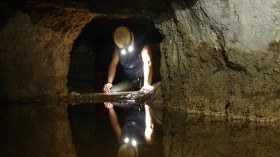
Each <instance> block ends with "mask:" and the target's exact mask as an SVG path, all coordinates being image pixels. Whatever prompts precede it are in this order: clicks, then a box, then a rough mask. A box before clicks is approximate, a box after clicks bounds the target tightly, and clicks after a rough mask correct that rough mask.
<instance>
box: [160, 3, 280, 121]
mask: <svg viewBox="0 0 280 157" xmlns="http://www.w3.org/2000/svg"><path fill="white" fill-rule="evenodd" d="M279 4H280V2H279V1H269V2H266V3H263V2H262V1H259V0H258V1H246V2H244V1H241V0H238V1H236V0H235V1H233V0H226V1H214V0H210V1H208V0H207V1H206V0H197V1H191V2H187V1H176V2H172V3H171V6H170V8H171V10H172V17H173V18H171V19H170V20H168V21H165V23H162V24H161V25H160V26H159V28H160V29H161V30H162V33H163V34H165V40H164V41H163V42H162V49H161V52H162V67H161V70H162V72H161V74H162V78H163V80H162V82H163V83H162V87H163V93H164V98H165V102H166V103H167V104H166V106H168V107H172V108H180V109H184V110H186V111H188V112H195V113H204V114H206V115H216V116H227V117H228V118H234V119H235V118H237V119H240V118H241V119H249V120H254V121H262V122H265V121H275V120H276V119H278V118H279V116H278V115H279V101H280V99H279V98H280V97H279V87H280V86H279V85H280V84H279V83H280V76H279V72H280V71H279V59H280V56H279V49H278V47H279V46H278V45H279V43H278V41H279V28H278V27H279V22H280V21H279V19H278V18H277V17H279V15H280V12H279V9H280V7H279ZM175 69H176V70H175ZM173 93H176V94H173Z"/></svg>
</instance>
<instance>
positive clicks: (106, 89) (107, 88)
mask: <svg viewBox="0 0 280 157" xmlns="http://www.w3.org/2000/svg"><path fill="white" fill-rule="evenodd" d="M112 87H113V84H112V83H109V82H108V83H106V84H105V85H104V87H103V92H104V93H111V90H110V89H111V88H112Z"/></svg>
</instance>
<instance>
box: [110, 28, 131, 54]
mask: <svg viewBox="0 0 280 157" xmlns="http://www.w3.org/2000/svg"><path fill="white" fill-rule="evenodd" d="M114 42H115V44H116V45H117V47H118V48H120V49H126V48H128V47H129V46H133V42H134V37H133V33H132V32H131V30H129V28H127V27H125V26H120V27H118V28H116V29H115V32H114Z"/></svg>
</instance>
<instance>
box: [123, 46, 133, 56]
mask: <svg viewBox="0 0 280 157" xmlns="http://www.w3.org/2000/svg"><path fill="white" fill-rule="evenodd" d="M133 49H134V48H133V46H132V45H129V46H128V47H127V48H123V49H121V54H122V55H125V54H126V52H132V51H133Z"/></svg>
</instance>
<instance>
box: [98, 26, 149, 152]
mask: <svg viewBox="0 0 280 157" xmlns="http://www.w3.org/2000/svg"><path fill="white" fill-rule="evenodd" d="M114 42H115V44H116V46H117V47H116V48H115V51H114V53H113V56H112V60H111V63H110V65H109V69H108V79H107V83H106V84H105V85H104V87H103V91H104V92H105V93H111V92H119V91H129V90H140V91H142V92H149V91H151V90H153V86H151V82H152V63H151V50H150V48H149V46H148V45H146V43H145V42H144V41H141V40H134V34H133V33H132V31H131V30H130V29H129V28H127V27H124V26H120V27H118V28H117V29H116V30H115V32H114ZM119 62H120V63H121V66H122V69H123V71H124V73H125V75H126V78H127V80H125V81H122V82H120V83H118V84H116V85H114V86H113V84H112V83H113V81H114V77H115V75H116V69H117V65H118V63H119ZM104 104H105V107H107V108H108V110H109V116H110V122H111V125H112V127H113V129H114V131H115V134H116V137H117V138H118V139H119V140H120V143H121V144H123V145H122V146H121V147H120V149H119V155H121V154H122V153H123V152H125V153H128V152H131V153H133V152H137V148H136V146H135V142H136V143H137V142H138V143H152V135H153V129H154V128H153V127H154V125H153V119H152V112H151V109H150V108H149V106H148V105H146V104H137V105H134V106H133V107H132V108H130V109H128V110H127V111H126V116H125V123H124V126H123V127H122V128H121V127H120V125H119V122H118V118H117V115H116V112H115V110H114V108H113V104H111V103H104ZM131 148H135V149H131ZM124 150H126V151H124ZM128 150H130V151H128ZM131 150H135V151H131Z"/></svg>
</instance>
